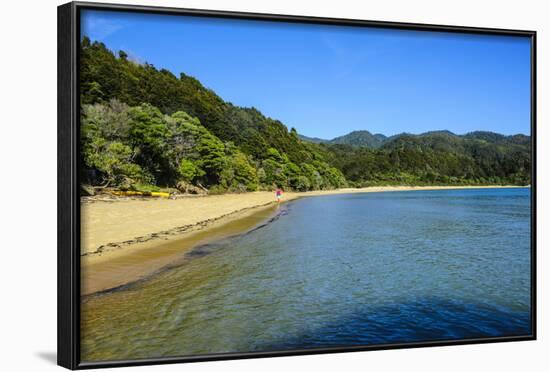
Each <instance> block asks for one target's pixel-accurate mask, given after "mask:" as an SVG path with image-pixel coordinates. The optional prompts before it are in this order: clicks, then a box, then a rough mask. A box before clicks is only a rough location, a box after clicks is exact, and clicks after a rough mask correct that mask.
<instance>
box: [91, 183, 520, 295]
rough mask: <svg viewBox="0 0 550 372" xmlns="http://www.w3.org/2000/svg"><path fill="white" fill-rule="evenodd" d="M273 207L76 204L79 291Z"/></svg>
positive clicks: (133, 273) (154, 267)
mask: <svg viewBox="0 0 550 372" xmlns="http://www.w3.org/2000/svg"><path fill="white" fill-rule="evenodd" d="M485 187H491V188H494V187H508V186H485ZM485 187H483V186H475V187H474V186H462V187H461V186H456V187H449V186H429V187H420V186H418V187H412V186H381V187H369V188H361V189H339V190H330V191H311V192H302V193H294V192H288V193H285V194H284V196H283V202H287V201H290V200H294V199H297V198H300V197H310V196H321V195H334V194H346V193H368V192H391V191H412V190H440V189H464V188H485ZM510 187H511V186H510ZM276 210H277V202H276V201H275V197H274V193H273V192H251V193H244V194H224V195H212V196H189V197H184V198H179V199H174V200H172V199H152V198H143V199H139V198H134V199H120V200H110V201H93V200H92V201H84V202H83V203H82V207H81V213H82V215H81V216H82V218H81V223H82V224H81V263H82V265H81V267H82V288H81V294H82V295H87V294H91V293H95V292H98V291H104V290H108V289H112V288H115V287H118V286H121V285H124V284H126V283H129V282H133V281H135V280H139V279H141V278H144V277H146V276H148V275H151V274H153V273H154V272H156V271H158V270H160V269H161V268H163V267H165V266H166V265H168V264H170V263H173V262H175V261H176V260H181V259H182V255H183V254H184V253H185V252H186V251H188V250H190V249H191V248H192V247H193V246H196V245H198V244H204V243H206V242H208V241H211V240H215V239H220V238H223V237H226V236H230V235H234V234H238V233H240V232H243V231H247V230H249V229H251V228H253V227H254V226H256V225H258V224H259V223H262V222H263V221H265V220H267V219H269V217H270V216H273V215H274V214H275V213H276Z"/></svg>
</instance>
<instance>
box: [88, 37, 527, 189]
mask: <svg viewBox="0 0 550 372" xmlns="http://www.w3.org/2000/svg"><path fill="white" fill-rule="evenodd" d="M80 53H81V59H80V62H81V71H80V86H81V97H80V99H81V153H82V156H81V162H82V163H81V169H82V178H83V180H84V181H85V182H88V183H91V184H93V185H110V186H114V187H119V188H136V187H137V188H144V187H149V188H151V187H152V188H154V187H159V186H160V187H176V186H177V185H178V184H179V183H182V182H183V183H186V184H192V185H197V186H200V187H203V188H208V189H210V190H211V192H225V191H253V190H260V189H273V188H274V187H282V188H285V189H292V190H297V191H307V190H318V189H333V188H339V187H344V186H346V185H353V186H365V185H372V184H493V183H512V184H522V185H523V184H529V183H530V173H529V172H530V138H529V137H527V136H521V135H519V136H502V135H499V134H496V133H490V132H472V133H470V134H468V135H465V136H456V135H454V134H452V133H451V134H449V133H447V132H433V133H427V134H424V135H420V136H413V135H406V134H403V135H399V136H395V137H385V136H383V135H371V134H370V133H369V132H367V131H361V132H355V133H351V134H350V135H348V136H344V137H341V138H340V139H338V140H337V141H323V140H319V141H314V142H316V143H313V142H310V141H308V140H307V138H306V137H302V136H300V135H299V134H298V132H297V131H296V129H294V128H291V129H290V130H289V129H288V128H287V127H286V126H285V125H284V124H283V123H281V122H280V121H278V120H275V119H272V118H269V117H266V116H264V115H263V114H262V113H261V112H260V111H258V110H257V109H255V108H242V107H238V106H235V105H233V104H231V103H229V102H226V101H224V100H223V99H222V98H220V97H219V96H218V95H217V94H216V93H215V92H213V91H212V90H210V89H208V88H206V87H204V86H203V85H202V84H201V83H200V81H198V80H197V79H195V78H193V77H191V76H188V75H186V74H184V73H181V74H180V75H179V77H177V76H175V75H174V74H173V73H171V72H170V71H167V70H165V69H157V68H156V67H154V66H152V65H150V64H148V63H137V62H134V61H132V60H130V58H129V57H128V54H127V53H125V52H124V51H120V52H118V53H117V54H115V53H114V52H112V51H110V50H109V49H108V48H107V47H106V46H105V45H104V44H102V43H100V42H91V41H90V40H89V39H88V38H86V37H84V38H83V40H82V42H81V50H80Z"/></svg>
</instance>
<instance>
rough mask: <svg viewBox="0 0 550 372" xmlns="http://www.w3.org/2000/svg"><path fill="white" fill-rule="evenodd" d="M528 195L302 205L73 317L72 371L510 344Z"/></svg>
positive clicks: (420, 194) (521, 322)
mask: <svg viewBox="0 0 550 372" xmlns="http://www.w3.org/2000/svg"><path fill="white" fill-rule="evenodd" d="M529 193H530V190H529V189H480V190H437V191H413V192H388V193H370V194H348V195H333V196H323V197H312V198H304V199H300V200H296V201H294V202H290V203H286V204H284V205H282V206H281V208H280V210H279V215H278V217H277V218H275V219H274V220H273V221H271V222H270V223H268V224H265V225H263V226H262V227H260V228H257V229H255V230H253V231H251V232H249V233H246V234H242V235H240V236H237V237H233V238H230V239H225V240H223V241H219V242H217V243H213V244H208V245H203V246H200V247H196V248H195V249H194V250H192V251H191V252H188V253H187V254H186V255H187V259H186V260H180V261H182V262H184V263H183V264H181V265H179V266H175V267H172V268H170V269H167V270H165V271H164V272H162V273H161V274H159V275H157V276H155V277H154V278H152V279H150V280H148V281H143V282H140V283H136V284H135V285H129V286H127V287H125V288H124V289H122V290H118V291H115V292H112V293H109V294H104V295H101V296H96V297H92V298H88V299H86V300H85V301H84V303H83V305H82V325H81V336H82V349H81V354H82V355H81V356H82V360H84V361H98V360H117V359H130V358H131V359H134V358H151V357H163V356H186V355H197V354H211V353H224V352H249V351H270V350H285V349H296V348H315V347H326V346H343V345H346V346H349V345H362V344H383V343H396V342H411V341H429V340H441V339H445V340H446V339H457V338H475V337H488V336H511V335H523V334H528V333H529V332H530V326H531V320H530V300H531V299H530V201H529V199H530V194H529Z"/></svg>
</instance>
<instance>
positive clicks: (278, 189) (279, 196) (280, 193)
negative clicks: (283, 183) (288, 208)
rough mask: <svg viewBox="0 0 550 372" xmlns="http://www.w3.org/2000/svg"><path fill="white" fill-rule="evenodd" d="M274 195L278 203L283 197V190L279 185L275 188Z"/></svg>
mask: <svg viewBox="0 0 550 372" xmlns="http://www.w3.org/2000/svg"><path fill="white" fill-rule="evenodd" d="M275 197H276V198H277V203H279V202H280V201H281V199H282V197H283V190H281V189H280V188H279V187H277V190H275Z"/></svg>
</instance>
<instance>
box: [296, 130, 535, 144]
mask: <svg viewBox="0 0 550 372" xmlns="http://www.w3.org/2000/svg"><path fill="white" fill-rule="evenodd" d="M433 136H436V137H448V138H449V139H451V138H464V139H472V140H478V141H482V142H486V143H492V144H516V145H527V144H529V143H530V141H531V137H530V136H526V135H524V134H516V135H511V136H506V135H503V134H499V133H494V132H486V131H475V132H470V133H467V134H463V135H459V134H455V133H453V132H451V131H448V130H439V131H430V132H425V133H421V134H411V133H399V134H396V135H393V136H385V135H383V134H380V133H376V134H372V133H371V132H369V131H368V130H357V131H353V132H350V133H348V134H346V135H343V136H339V137H336V138H333V139H330V140H328V139H322V138H317V137H307V136H303V135H299V138H300V139H301V140H303V141H306V142H312V143H324V144H331V145H350V146H354V147H366V148H371V149H378V148H381V147H383V146H384V145H387V144H389V143H390V142H392V141H394V140H397V139H399V138H401V137H407V138H418V139H421V138H423V139H426V138H429V137H433Z"/></svg>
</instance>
